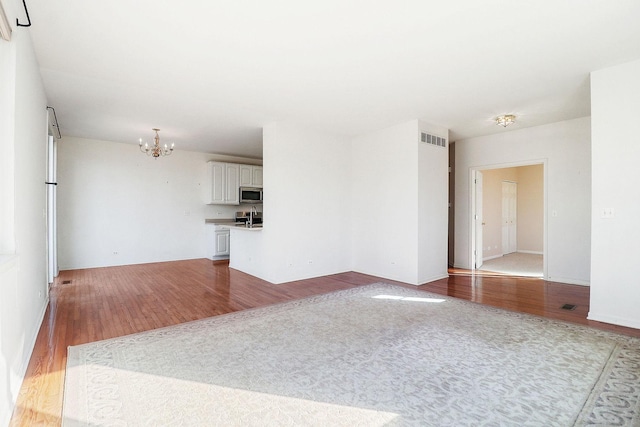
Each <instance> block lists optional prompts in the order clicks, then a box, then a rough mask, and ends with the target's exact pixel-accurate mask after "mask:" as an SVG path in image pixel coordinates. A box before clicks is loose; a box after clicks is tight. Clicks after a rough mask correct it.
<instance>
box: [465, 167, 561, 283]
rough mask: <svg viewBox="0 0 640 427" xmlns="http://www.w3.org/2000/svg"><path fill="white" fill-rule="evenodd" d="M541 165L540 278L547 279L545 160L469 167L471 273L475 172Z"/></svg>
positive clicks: (474, 211) (473, 260)
mask: <svg viewBox="0 0 640 427" xmlns="http://www.w3.org/2000/svg"><path fill="white" fill-rule="evenodd" d="M540 164H541V165H542V169H543V183H542V187H543V190H542V191H543V207H542V211H543V214H542V221H543V226H542V227H543V231H542V276H543V279H545V280H546V279H547V278H548V274H547V271H548V269H547V266H548V263H549V260H548V256H547V240H548V239H547V221H548V216H549V212H547V206H548V202H547V197H548V194H549V193H548V188H547V187H548V182H549V177H548V174H549V167H548V164H547V159H546V158H544V159H532V160H525V161H521V162H509V163H494V164H490V165H478V166H471V167H470V168H469V175H468V177H469V199H470V200H469V207H470V209H469V216H468V221H469V248H468V250H469V260H470V261H471V263H470V269H471V270H472V271H475V270H476V268H475V262H476V259H475V253H476V221H475V213H476V194H475V187H474V185H475V184H474V180H475V176H476V171H485V170H491V169H504V168H517V167H519V166H532V165H540Z"/></svg>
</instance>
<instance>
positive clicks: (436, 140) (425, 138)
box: [420, 132, 447, 147]
mask: <svg viewBox="0 0 640 427" xmlns="http://www.w3.org/2000/svg"><path fill="white" fill-rule="evenodd" d="M420 141H422V142H425V143H427V144H431V145H437V146H438V147H446V146H447V139H446V138H442V137H441V136H435V135H431V134H428V133H425V132H420Z"/></svg>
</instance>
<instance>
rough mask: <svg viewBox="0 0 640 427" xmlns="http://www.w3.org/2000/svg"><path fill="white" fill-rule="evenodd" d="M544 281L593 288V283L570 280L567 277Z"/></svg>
mask: <svg viewBox="0 0 640 427" xmlns="http://www.w3.org/2000/svg"><path fill="white" fill-rule="evenodd" d="M544 280H546V281H548V282H558V283H566V284H567V285H580V286H591V282H589V281H588V280H580V279H569V278H566V277H545V278H544Z"/></svg>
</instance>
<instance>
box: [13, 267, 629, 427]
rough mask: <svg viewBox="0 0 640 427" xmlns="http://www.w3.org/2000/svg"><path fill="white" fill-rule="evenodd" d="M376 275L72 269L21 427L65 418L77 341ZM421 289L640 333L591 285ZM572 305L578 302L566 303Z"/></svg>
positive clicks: (465, 278)
mask: <svg viewBox="0 0 640 427" xmlns="http://www.w3.org/2000/svg"><path fill="white" fill-rule="evenodd" d="M67 282H68V283H67ZM375 282H386V283H396V284H400V283H397V282H393V281H389V280H385V279H381V278H377V277H373V276H367V275H364V274H359V273H342V274H336V275H331V276H324V277H320V278H315V279H309V280H302V281H297V282H291V283H287V284H283V285H273V284H270V283H268V282H265V281H262V280H259V279H257V278H255V277H252V276H249V275H247V274H244V273H241V272H239V271H235V270H232V269H229V268H228V265H227V264H213V263H212V262H211V261H209V260H206V259H197V260H188V261H175V262H167V263H155V264H143V265H131V266H122V267H109V268H95V269H87V270H72V271H63V272H61V273H60V276H59V277H58V278H57V279H56V282H55V284H54V286H53V288H52V289H51V293H50V305H49V308H48V309H47V312H46V315H45V319H44V322H43V324H42V327H41V329H40V332H39V335H38V338H37V341H36V345H35V348H34V351H33V354H32V357H31V361H30V364H29V367H28V370H27V374H26V377H25V380H24V383H23V385H22V388H21V390H20V394H19V396H18V402H17V405H16V408H15V410H14V414H13V417H12V420H11V426H34V425H46V426H58V425H60V423H61V413H62V397H63V386H64V375H65V366H66V355H67V347H68V346H71V345H78V344H83V343H87V342H91V341H97V340H102V339H107V338H113V337H117V336H121V335H126V334H131V333H136V332H142V331H146V330H150V329H155V328H160V327H165V326H171V325H175V324H178V323H183V322H188V321H192V320H197V319H202V318H206V317H210V316H216V315H219V314H224V313H230V312H234V311H238V310H244V309H248V308H254V307H260V306H264V305H268V304H274V303H278V302H282V301H287V300H291V299H297V298H304V297H307V296H311V295H317V294H321V293H326V292H331V291H335V290H341V289H348V288H352V287H355V286H362V285H366V284H370V283H375ZM400 285H402V284H400ZM402 286H408V287H412V288H414V287H413V286H410V285H402ZM418 289H422V290H425V291H429V292H434V293H438V294H442V295H449V296H453V297H456V298H462V299H467V300H471V301H475V302H478V303H481V304H488V305H492V306H496V307H502V308H505V309H508V310H514V311H521V312H526V313H531V314H535V315H539V316H544V317H549V318H553V319H559V320H564V321H569V322H575V323H581V324H585V325H589V326H591V327H596V328H602V329H608V330H613V331H617V332H620V333H626V334H629V335H633V336H640V330H637V329H630V328H622V327H616V326H613V325H607V324H603V323H598V322H593V321H588V320H586V317H587V313H588V310H589V288H588V287H584V286H573V285H564V284H559V283H553V282H545V281H543V280H540V279H527V278H513V277H506V276H499V275H486V274H471V272H469V271H466V270H450V275H449V278H448V279H443V280H439V281H436V282H432V283H429V284H426V285H423V286H420V287H418ZM565 303H569V304H574V305H576V306H577V307H576V309H575V310H573V311H567V310H563V309H561V308H560V307H561V306H562V305H563V304H565Z"/></svg>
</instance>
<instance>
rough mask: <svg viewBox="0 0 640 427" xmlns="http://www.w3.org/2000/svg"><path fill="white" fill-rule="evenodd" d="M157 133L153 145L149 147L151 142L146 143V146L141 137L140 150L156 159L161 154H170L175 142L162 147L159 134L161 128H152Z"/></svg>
mask: <svg viewBox="0 0 640 427" xmlns="http://www.w3.org/2000/svg"><path fill="white" fill-rule="evenodd" d="M151 130H152V131H154V132H155V133H156V136H155V137H154V138H153V145H152V146H151V147H149V144H147V143H146V142H145V143H144V147H143V146H142V138H140V151H142V152H143V153H145V154H146V155H147V156H152V157H155V158H156V159H157V158H158V157H160V156H163V157H164V156H169V155H171V153H173V147H174V145H175V144H173V143H172V144H171V147H167V144H164V147H160V136H158V131H160V129H156V128H153V129H151Z"/></svg>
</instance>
